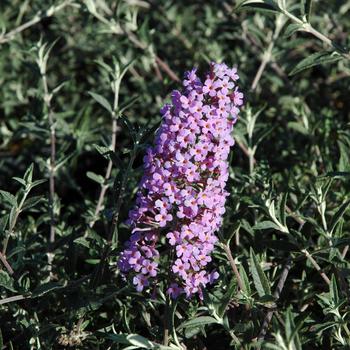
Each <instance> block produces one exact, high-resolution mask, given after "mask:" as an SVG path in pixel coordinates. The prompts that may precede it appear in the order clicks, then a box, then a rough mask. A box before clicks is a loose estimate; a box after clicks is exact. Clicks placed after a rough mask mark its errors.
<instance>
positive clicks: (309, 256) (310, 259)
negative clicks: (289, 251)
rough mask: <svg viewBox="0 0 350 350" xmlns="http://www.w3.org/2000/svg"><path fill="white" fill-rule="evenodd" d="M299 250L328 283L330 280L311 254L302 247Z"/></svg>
mask: <svg viewBox="0 0 350 350" xmlns="http://www.w3.org/2000/svg"><path fill="white" fill-rule="evenodd" d="M301 252H302V253H304V254H305V256H306V258H307V259H309V261H310V263H311V264H312V265H313V266H314V267H315V269H316V270H317V272H318V273H319V274H320V275H321V277H322V278H323V280H324V281H325V282H326V283H327V284H328V285H329V284H330V283H331V281H330V279H329V278H328V277H327V275H326V274H325V273H324V272H323V270H322V269H321V267H320V265H319V264H318V263H317V261H316V260H315V259H314V258H313V257H312V256H311V254H310V253H309V252H308V251H307V250H306V249H302V250H301Z"/></svg>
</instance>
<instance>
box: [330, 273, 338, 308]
mask: <svg viewBox="0 0 350 350" xmlns="http://www.w3.org/2000/svg"><path fill="white" fill-rule="evenodd" d="M329 295H330V297H331V300H332V302H333V304H334V305H337V304H338V303H339V292H338V285H337V280H336V278H335V276H334V275H332V278H331V284H330V285H329Z"/></svg>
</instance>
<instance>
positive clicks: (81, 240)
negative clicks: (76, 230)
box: [73, 237, 90, 248]
mask: <svg viewBox="0 0 350 350" xmlns="http://www.w3.org/2000/svg"><path fill="white" fill-rule="evenodd" d="M73 242H74V243H77V244H80V245H82V246H84V247H86V248H90V243H89V241H88V240H87V239H86V238H84V237H78V238H76V239H75V240H74V241H73Z"/></svg>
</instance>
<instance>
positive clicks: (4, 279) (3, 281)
mask: <svg viewBox="0 0 350 350" xmlns="http://www.w3.org/2000/svg"><path fill="white" fill-rule="evenodd" d="M3 288H5V289H8V290H9V291H11V292H16V290H15V289H14V287H13V278H12V277H11V276H10V275H9V274H8V273H7V272H6V271H4V270H0V290H2V289H3Z"/></svg>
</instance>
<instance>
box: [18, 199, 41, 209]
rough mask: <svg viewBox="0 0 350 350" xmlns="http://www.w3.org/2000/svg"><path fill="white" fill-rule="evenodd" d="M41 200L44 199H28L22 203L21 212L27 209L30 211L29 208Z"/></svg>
mask: <svg viewBox="0 0 350 350" xmlns="http://www.w3.org/2000/svg"><path fill="white" fill-rule="evenodd" d="M43 199H44V196H33V197H30V198H28V199H27V200H26V201H25V202H24V205H23V207H22V210H27V209H30V208H32V207H34V206H35V205H37V204H38V203H39V202H41V201H42V200H43Z"/></svg>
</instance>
